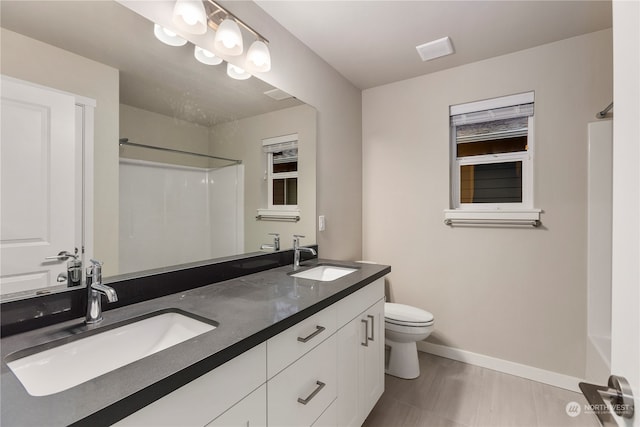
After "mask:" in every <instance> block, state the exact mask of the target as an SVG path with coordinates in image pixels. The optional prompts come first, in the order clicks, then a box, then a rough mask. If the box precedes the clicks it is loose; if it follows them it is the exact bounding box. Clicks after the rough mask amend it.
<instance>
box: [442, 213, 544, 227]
mask: <svg viewBox="0 0 640 427" xmlns="http://www.w3.org/2000/svg"><path fill="white" fill-rule="evenodd" d="M541 212H542V210H541V209H517V210H516V209H512V210H507V209H504V210H502V209H501V210H470V209H445V211H444V223H445V224H446V225H450V226H456V225H466V226H469V225H483V226H490V225H496V226H532V227H538V226H539V225H540V213H541Z"/></svg>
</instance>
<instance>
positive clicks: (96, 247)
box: [0, 1, 316, 300]
mask: <svg viewBox="0 0 640 427" xmlns="http://www.w3.org/2000/svg"><path fill="white" fill-rule="evenodd" d="M0 7H1V11H0V12H1V15H0V16H1V26H2V37H1V40H2V53H1V55H2V58H1V59H2V74H3V75H7V76H9V77H11V78H15V79H20V80H24V81H27V82H33V83H35V84H38V85H42V86H45V87H47V88H53V89H56V90H60V91H64V92H67V93H73V94H75V95H79V96H80V97H86V98H91V99H93V100H95V102H96V106H95V108H94V109H93V115H94V118H93V121H92V125H93V129H94V135H93V164H91V165H85V168H84V173H85V175H86V174H90V177H89V178H90V179H87V176H85V178H84V183H91V181H93V183H91V185H90V186H89V187H90V188H85V189H84V190H82V182H80V183H77V182H76V183H70V184H69V185H72V186H75V187H78V188H80V189H81V191H84V195H85V196H87V197H89V198H90V199H92V203H91V207H92V209H93V213H92V214H91V215H89V216H88V217H85V218H84V219H82V221H84V222H85V223H88V224H92V228H91V232H90V233H88V234H92V238H91V239H90V240H92V241H88V242H87V241H86V240H82V238H83V237H80V240H79V241H80V243H78V244H74V246H76V247H78V246H82V244H87V246H88V247H87V248H86V251H85V254H84V255H85V258H88V257H89V256H91V257H92V258H95V259H99V260H101V261H104V263H105V264H104V275H105V277H114V276H118V275H123V274H126V275H132V274H146V273H145V272H148V271H150V270H154V269H156V270H157V269H163V268H176V266H178V267H179V266H181V265H185V264H190V263H194V262H208V261H209V260H215V259H219V258H224V257H229V256H237V255H241V254H248V253H255V252H259V251H260V250H261V246H262V245H265V244H269V243H272V242H273V236H271V235H270V233H279V234H280V236H281V240H280V241H281V249H287V248H290V247H291V241H292V235H293V234H303V235H306V236H307V238H306V239H304V240H303V243H304V244H313V243H315V216H316V207H315V203H316V197H315V182H316V178H315V176H316V169H315V168H316V162H315V152H316V111H315V109H314V108H313V107H311V106H308V105H306V104H304V103H303V102H301V101H299V100H298V99H296V98H295V97H294V96H291V95H290V94H287V93H284V92H283V91H281V90H279V89H277V88H274V87H272V86H270V85H268V84H267V83H265V82H263V81H262V80H260V79H259V78H256V77H251V78H250V79H248V80H234V79H232V78H230V77H229V76H228V75H227V72H226V63H224V62H223V63H222V64H220V65H205V64H203V63H200V62H198V61H197V60H196V59H195V58H194V45H192V44H190V43H187V44H186V45H184V46H180V47H172V46H167V45H165V44H162V43H160V42H159V41H158V40H157V39H156V38H155V37H154V33H153V29H154V28H153V27H154V26H153V23H152V22H150V21H148V20H147V19H145V18H144V17H142V16H140V15H138V14H136V13H134V12H132V11H131V10H129V9H128V8H126V7H125V6H123V5H121V4H119V3H117V2H115V1H98V2H96V1H2V2H0ZM4 95H5V93H4V90H3V97H4ZM3 102H4V98H3ZM76 126H77V123H76ZM80 128H81V129H82V126H80ZM3 137H4V133H3ZM274 141H275V142H274ZM292 141H297V142H296V143H295V144H296V145H295V147H296V148H295V150H291V147H290V144H289V145H287V147H288V151H285V150H284V149H282V150H277V149H274V146H273V144H274V143H279V142H280V143H281V142H286V143H290V142H292ZM3 144H4V143H3ZM14 145H15V143H14ZM285 145H286V144H285ZM149 147H157V148H161V149H160V150H158V149H155V148H149ZM269 147H270V148H269ZM274 151H275V153H274ZM5 152H6V153H8V152H9V151H8V150H5V147H4V146H3V156H4V157H5V158H7V159H8V155H6V156H5ZM187 153H195V154H197V155H193V154H187ZM24 157H25V156H22V157H20V158H24ZM3 161H4V160H3ZM7 161H9V160H7ZM12 161H13V160H12ZM278 162H281V163H283V165H284V166H281V167H286V168H288V169H287V171H288V173H290V172H291V171H292V170H294V169H295V172H296V175H295V179H292V178H291V176H289V175H288V176H287V180H282V182H280V181H278V180H277V179H271V178H272V177H271V176H270V171H271V169H274V168H276V166H274V165H275V164H276V163H278ZM76 163H77V162H76ZM292 165H293V166H292ZM3 166H4V163H3ZM27 167H28V168H36V170H37V168H40V167H41V164H40V163H38V162H33V161H31V162H29V161H26V162H25V166H24V168H27ZM80 168H81V167H80ZM292 168H293V169H292ZM17 169H19V168H17ZM32 170H33V169H32ZM38 172H41V171H38ZM40 175H43V174H40ZM76 176H78V175H77V174H76ZM79 176H80V177H82V175H79ZM9 178H14V177H9ZM9 178H7V177H5V176H4V175H3V181H9V180H10V179H9ZM79 181H83V178H79ZM78 184H80V185H78ZM7 185H8V184H7ZM4 190H5V183H3V194H2V197H3V200H2V204H3V206H4V205H6V203H5V202H6V201H7V200H9V199H7V200H5V191H4ZM274 193H276V195H274ZM6 194H7V196H6V198H9V197H10V196H9V195H8V194H9V193H8V192H7V193H6ZM15 197H18V196H15ZM269 197H271V198H272V199H271V200H269ZM276 197H279V198H282V199H287V200H288V202H286V205H285V206H276V207H278V208H280V209H274V206H273V205H274V203H273V201H274V200H275V199H276ZM14 199H15V198H14ZM14 199H12V200H11V201H12V202H13V201H14ZM15 200H19V199H15ZM278 203H282V202H278ZM76 204H77V205H78V206H80V208H78V209H79V210H80V214H79V215H80V218H81V217H82V216H81V211H82V208H81V206H82V203H76ZM13 205H16V206H17V204H15V203H14V204H13ZM34 206H35V205H34ZM270 207H271V210H269V208H270ZM25 209H26V208H25ZM14 210H15V212H18V211H19V209H18V208H16V209H14ZM90 210H91V209H89V211H90ZM270 213H274V215H273V216H272V215H270ZM3 216H5V209H4V207H3ZM13 216H14V217H18V216H20V215H19V213H14V214H13ZM6 217H7V218H10V217H11V215H8V216H6ZM40 219H41V220H42V221H46V220H47V219H43V218H42V217H41V218H40ZM8 227H9V225H7V226H5V224H3V234H4V235H3V236H2V244H3V246H7V245H6V244H5V243H6V242H7V241H8V240H7V238H6V236H8V235H9V234H10V233H9V232H7V230H9V228H8ZM71 228H75V229H76V231H75V232H74V231H73V230H69V233H70V234H74V233H75V234H76V235H78V234H80V235H81V234H82V233H81V231H78V230H82V226H80V225H77V224H75V225H74V226H73V227H71ZM76 241H78V240H76ZM3 250H4V248H3ZM59 250H60V251H62V250H71V249H67V248H62V247H61V248H59ZM263 250H270V249H267V248H265V249H263ZM53 252H57V250H56V251H53ZM51 255H56V254H55V253H52V254H51ZM80 256H82V251H80ZM7 259H9V258H7V257H5V255H4V252H3V264H5V261H6V260H7ZM66 261H67V260H65V261H64V262H63V261H58V260H54V261H47V262H44V261H43V262H42V266H43V268H44V266H47V265H51V264H55V265H57V266H58V267H59V269H61V271H62V272H64V271H66V264H65V262H66ZM84 261H85V264H86V262H87V261H88V259H85V260H84ZM5 265H6V264H5ZM3 267H4V265H3ZM38 268H40V267H37V268H36V269H35V270H38ZM3 270H4V269H3ZM35 270H33V269H32V271H31V273H33V271H35ZM52 274H53V273H51V274H49V275H44V276H43V277H44V279H43V280H44V282H43V281H42V280H41V281H39V282H37V283H38V284H37V285H33V286H31V287H29V286H27V288H25V287H24V286H23V284H20V282H21V281H20V280H7V277H9V276H11V277H17V276H16V273H15V272H10V274H8V275H7V274H5V272H4V271H3V273H2V275H3V283H2V289H3V290H2V299H3V300H7V299H14V298H16V297H26V296H31V295H33V294H34V293H37V292H42V288H46V292H54V291H62V290H64V289H68V287H67V286H66V285H67V283H65V282H63V281H62V279H63V278H60V276H59V274H58V273H55V274H53V275H52ZM23 282H24V281H23ZM34 283H36V282H34Z"/></svg>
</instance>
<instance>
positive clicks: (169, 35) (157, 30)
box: [153, 24, 187, 46]
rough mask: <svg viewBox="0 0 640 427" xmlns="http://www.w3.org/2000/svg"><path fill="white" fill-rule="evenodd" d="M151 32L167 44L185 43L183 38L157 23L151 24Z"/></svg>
mask: <svg viewBox="0 0 640 427" xmlns="http://www.w3.org/2000/svg"><path fill="white" fill-rule="evenodd" d="M153 34H154V35H155V36H156V38H157V39H158V40H160V41H161V42H162V43H164V44H168V45H169V46H184V45H185V44H187V41H186V40H185V39H183V38H182V37H180V36H179V35H177V34H176V33H174V32H173V31H171V30H168V29H166V28H164V27H161V26H160V25H158V24H153Z"/></svg>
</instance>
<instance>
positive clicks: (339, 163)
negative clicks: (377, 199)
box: [221, 1, 362, 259]
mask: <svg viewBox="0 0 640 427" xmlns="http://www.w3.org/2000/svg"><path fill="white" fill-rule="evenodd" d="M221 4H222V5H223V6H224V7H226V8H228V9H229V11H231V12H232V13H234V14H236V15H237V16H240V17H241V18H242V20H243V21H245V22H247V23H248V24H249V25H251V26H252V27H253V28H255V30H256V31H258V32H260V33H261V34H263V35H264V36H265V37H267V38H268V39H269V50H270V51H271V62H272V69H271V71H270V72H269V73H266V74H264V75H261V76H260V78H262V79H263V80H264V81H266V82H267V83H270V84H272V85H274V86H276V87H278V88H280V89H282V90H284V91H286V92H288V93H290V94H292V95H294V96H296V97H297V98H298V99H300V100H302V101H304V102H306V103H307V104H309V105H312V106H313V107H315V108H316V110H317V112H318V114H317V120H318V138H317V144H318V146H317V154H316V162H317V185H316V200H317V214H318V215H325V217H326V220H327V229H326V231H322V232H318V233H317V242H318V244H319V245H320V256H322V257H325V258H333V259H360V257H361V254H362V246H361V243H362V126H361V124H362V103H361V91H360V90H358V89H357V88H356V87H354V86H353V85H352V84H351V83H349V82H348V81H347V80H346V79H345V78H344V77H342V76H341V75H340V74H339V73H338V72H337V71H336V70H334V69H333V68H331V66H329V65H328V64H327V63H326V62H324V61H323V60H322V59H321V58H320V57H319V56H318V55H316V54H315V53H314V52H313V51H311V50H310V49H309V48H308V47H307V46H305V45H304V44H303V43H302V42H301V41H299V40H298V39H296V38H295V37H293V36H292V35H291V33H289V32H288V31H286V30H285V29H284V28H283V27H282V26H281V25H280V24H279V23H277V22H276V21H275V20H274V19H273V18H272V17H271V16H269V15H268V14H267V13H266V12H264V11H263V10H262V9H261V8H260V7H259V6H257V5H256V4H255V3H253V2H250V1H223V2H222V3H221Z"/></svg>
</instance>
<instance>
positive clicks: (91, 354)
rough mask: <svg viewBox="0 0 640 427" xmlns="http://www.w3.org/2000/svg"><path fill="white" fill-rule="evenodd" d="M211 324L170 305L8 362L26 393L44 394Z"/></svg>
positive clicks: (190, 335)
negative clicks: (159, 311) (138, 318)
mask: <svg viewBox="0 0 640 427" xmlns="http://www.w3.org/2000/svg"><path fill="white" fill-rule="evenodd" d="M212 323H214V324H216V325H217V323H215V322H212ZM214 324H210V323H206V322H203V321H200V320H196V319H194V318H192V317H190V316H185V315H183V314H180V313H177V312H174V311H171V312H164V313H161V314H157V315H154V316H152V317H147V318H143V319H141V320H138V321H134V322H132V323H128V324H126V325H124V326H119V327H117V328H113V329H108V330H105V331H103V332H97V333H95V334H93V335H90V336H87V337H86V338H81V339H77V340H75V341H71V342H69V343H66V344H63V345H60V346H58V347H54V348H50V349H47V350H43V351H40V352H37V353H35V354H30V355H28V356H24V357H20V358H18V359H16V360H13V361H10V362H8V363H7V365H8V366H9V368H10V369H11V371H13V373H14V374H15V375H16V376H17V377H18V379H19V380H20V382H21V383H22V385H24V387H25V388H26V389H27V392H28V393H29V394H30V395H32V396H47V395H50V394H54V393H58V392H61V391H64V390H67V389H69V388H71V387H74V386H76V385H78V384H82V383H84V382H86V381H89V380H91V379H93V378H96V377H98V376H100V375H102V374H106V373H107V372H110V371H113V370H115V369H118V368H120V367H122V366H124V365H128V364H129V363H132V362H135V361H136V360H140V359H142V358H144V357H147V356H149V355H152V354H154V353H157V352H159V351H162V350H164V349H166V348H168V347H171V346H173V345H176V344H179V343H181V342H183V341H186V340H188V339H190V338H193V337H196V336H198V335H200V334H204V333H205V332H209V331H211V330H213V329H215V328H216V326H214ZM24 352H25V353H29V352H30V351H29V350H25V351H24ZM13 356H15V354H14V355H13ZM11 357H12V356H9V358H11Z"/></svg>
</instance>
